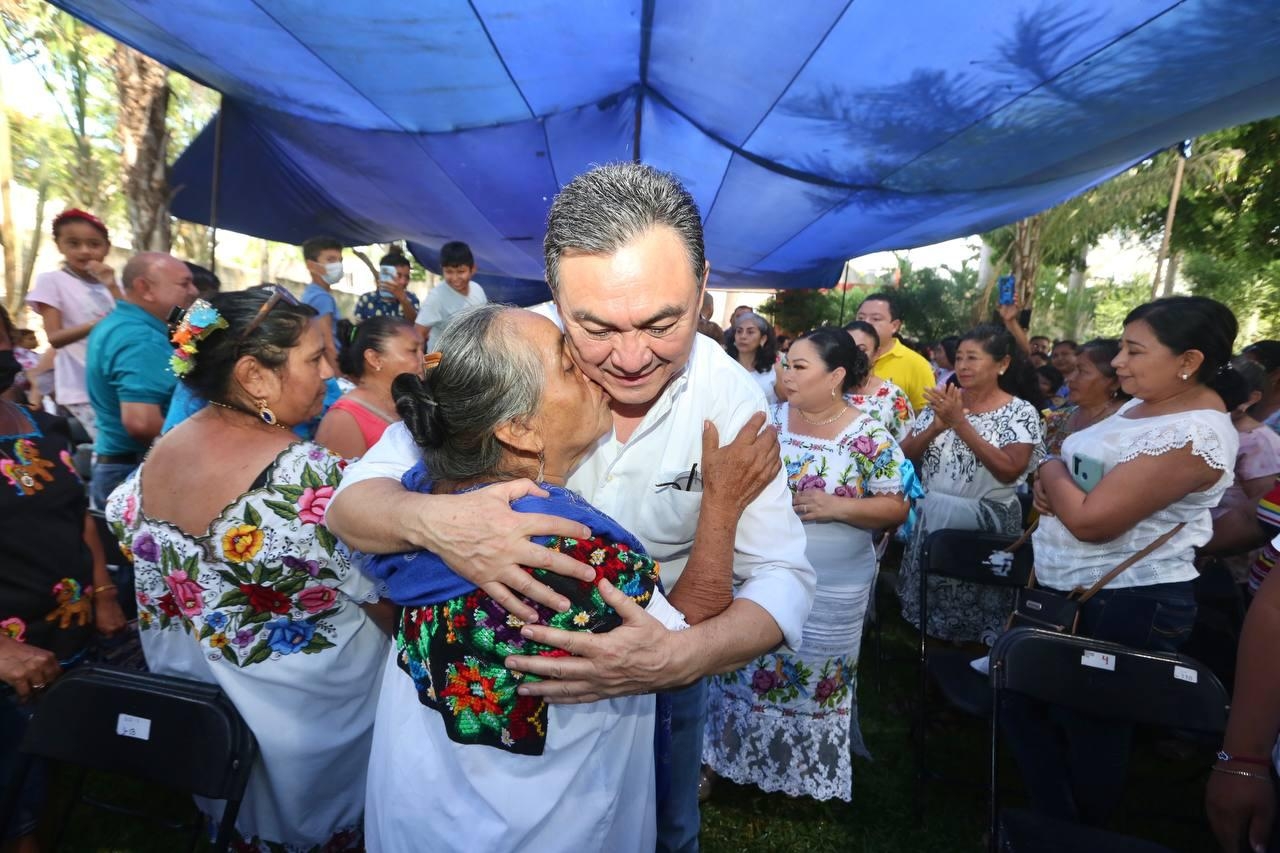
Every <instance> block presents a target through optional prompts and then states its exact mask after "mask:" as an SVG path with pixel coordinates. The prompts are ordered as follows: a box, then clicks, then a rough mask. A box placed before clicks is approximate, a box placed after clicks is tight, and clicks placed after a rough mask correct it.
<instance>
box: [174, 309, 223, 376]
mask: <svg viewBox="0 0 1280 853" xmlns="http://www.w3.org/2000/svg"><path fill="white" fill-rule="evenodd" d="M225 328H227V321H226V320H225V319H223V317H222V315H221V314H219V313H218V309H217V308H214V307H213V306H212V305H210V304H209V303H208V302H205V301H204V300H203V299H197V300H196V301H195V302H193V303H191V307H190V308H188V309H187V311H186V313H185V314H183V315H182V319H181V320H179V321H178V327H177V328H176V329H174V331H173V337H172V338H170V340H171V341H172V342H173V346H174V350H173V358H171V359H169V367H170V368H172V369H173V373H174V375H175V376H186V375H187V374H188V373H190V372H191V371H193V370H195V367H196V352H197V348H198V345H199V343H200V342H201V341H203V340H204V339H205V338H207V337H209V335H211V334H212V333H213V332H215V331H216V330H218V329H225Z"/></svg>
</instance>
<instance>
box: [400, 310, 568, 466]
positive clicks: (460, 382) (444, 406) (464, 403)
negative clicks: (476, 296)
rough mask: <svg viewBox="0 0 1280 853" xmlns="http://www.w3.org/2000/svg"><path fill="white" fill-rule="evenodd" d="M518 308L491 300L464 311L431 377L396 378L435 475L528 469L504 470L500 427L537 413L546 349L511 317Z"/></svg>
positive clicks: (409, 422) (445, 336)
mask: <svg viewBox="0 0 1280 853" xmlns="http://www.w3.org/2000/svg"><path fill="white" fill-rule="evenodd" d="M513 310H517V309H515V308H513V307H512V306H510V305H500V304H493V303H489V304H485V305H479V306H477V307H475V308H470V309H467V310H465V311H462V312H460V313H459V314H457V315H455V316H454V317H453V319H452V320H451V321H450V323H449V326H448V327H447V328H446V329H445V330H444V332H443V333H442V334H441V336H440V347H439V351H440V364H439V366H437V367H436V368H435V369H434V370H432V371H431V373H430V375H429V377H428V378H427V380H426V381H425V382H421V383H418V382H416V381H415V382H413V383H405V382H404V377H401V378H399V379H397V380H396V388H395V391H396V405H397V407H398V408H399V409H400V412H401V415H402V416H404V417H405V425H406V426H407V427H409V430H410V432H411V433H412V434H413V437H414V440H415V441H417V442H418V444H419V446H421V447H422V458H423V461H424V462H425V463H426V466H427V470H428V471H430V472H431V475H432V477H434V478H435V479H438V480H451V481H454V482H459V481H465V480H471V479H475V478H480V477H498V478H502V477H506V476H519V475H520V474H519V472H513V471H504V470H503V457H504V449H503V446H502V443H501V442H499V441H498V438H497V436H496V435H495V434H494V433H495V431H496V430H497V428H498V427H500V426H502V425H503V424H505V423H507V422H509V421H513V420H521V419H527V418H529V417H532V416H533V414H534V413H535V412H537V410H538V406H539V404H540V403H541V401H542V390H543V384H544V376H543V368H542V363H541V359H540V358H539V357H538V354H537V353H536V352H535V351H534V350H533V348H532V347H531V346H530V345H529V344H528V343H527V342H526V341H524V340H523V339H522V338H520V337H519V336H518V335H515V334H514V333H513V332H512V328H511V323H509V322H506V320H505V318H504V315H505V314H507V312H509V311H513ZM415 380H416V378H415ZM414 386H416V388H415V390H412V391H411V390H409V389H410V388H411V387H414ZM407 409H408V410H409V414H406V410H407ZM526 473H527V472H526Z"/></svg>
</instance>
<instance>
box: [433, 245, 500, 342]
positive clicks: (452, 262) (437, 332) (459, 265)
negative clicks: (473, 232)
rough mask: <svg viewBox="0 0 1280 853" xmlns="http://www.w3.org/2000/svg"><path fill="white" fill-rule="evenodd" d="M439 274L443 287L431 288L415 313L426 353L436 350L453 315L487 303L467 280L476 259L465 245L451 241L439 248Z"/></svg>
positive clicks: (469, 277) (474, 272)
mask: <svg viewBox="0 0 1280 853" xmlns="http://www.w3.org/2000/svg"><path fill="white" fill-rule="evenodd" d="M440 272H441V274H442V275H443V276H444V283H445V286H444V287H441V286H440V285H436V286H435V287H434V288H432V290H431V292H430V293H428V294H427V298H426V299H424V300H423V302H422V308H421V310H419V311H418V319H417V324H418V326H419V327H421V329H422V332H421V334H422V337H423V338H424V339H425V340H426V342H427V352H435V351H436V350H437V349H438V348H439V342H440V337H441V335H442V334H444V330H445V328H446V327H448V325H449V320H450V319H451V318H452V317H453V315H454V314H457V313H458V312H459V311H463V310H465V309H467V308H472V307H474V306H476V305H483V304H485V303H486V302H488V301H489V300H488V298H487V297H486V296H485V295H484V289H483V288H482V287H480V285H478V284H476V283H475V282H474V281H472V280H471V277H472V276H474V275H475V274H476V259H475V256H474V255H472V254H471V247H470V246H468V245H467V244H466V243H463V242H462V241H460V240H453V241H452V242H449V243H445V244H444V245H443V246H441V247H440Z"/></svg>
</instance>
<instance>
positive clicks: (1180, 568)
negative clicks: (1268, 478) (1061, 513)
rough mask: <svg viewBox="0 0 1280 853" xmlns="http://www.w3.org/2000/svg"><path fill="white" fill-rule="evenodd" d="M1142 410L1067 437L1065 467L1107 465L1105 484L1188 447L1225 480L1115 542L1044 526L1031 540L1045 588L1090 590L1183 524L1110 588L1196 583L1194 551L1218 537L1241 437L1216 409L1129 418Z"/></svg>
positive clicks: (1049, 522)
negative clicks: (1128, 468) (1120, 469)
mask: <svg viewBox="0 0 1280 853" xmlns="http://www.w3.org/2000/svg"><path fill="white" fill-rule="evenodd" d="M1141 402H1142V401H1141V400H1130V401H1129V402H1128V403H1125V405H1124V406H1122V407H1121V408H1120V409H1119V411H1117V412H1116V413H1115V414H1114V415H1112V416H1111V417H1109V418H1107V419H1106V420H1104V421H1101V422H1099V423H1096V424H1094V425H1093V426H1091V427H1089V428H1088V429H1085V430H1081V431H1080V432H1077V433H1073V434H1072V435H1070V436H1068V437H1067V439H1066V441H1064V442H1063V443H1062V459H1063V461H1064V462H1065V463H1066V464H1067V467H1068V468H1069V469H1071V468H1073V460H1074V459H1075V457H1077V456H1079V457H1081V458H1088V459H1091V460H1094V461H1096V462H1099V463H1101V464H1102V469H1103V472H1104V476H1105V473H1106V472H1110V471H1111V470H1112V469H1113V468H1115V467H1116V466H1118V465H1122V464H1124V463H1125V462H1129V461H1131V460H1133V459H1136V458H1137V457H1139V456H1161V455H1163V454H1165V453H1169V452H1172V451H1174V450H1179V449H1181V448H1183V447H1186V446H1188V445H1190V446H1191V452H1192V453H1194V454H1195V455H1196V456H1199V457H1200V458H1201V459H1203V460H1204V461H1205V463H1206V464H1208V465H1209V466H1210V467H1211V468H1213V469H1215V470H1217V471H1221V472H1222V475H1221V476H1220V477H1219V478H1218V481H1217V482H1216V483H1214V484H1213V485H1212V486H1211V487H1209V488H1208V489H1205V490H1204V491H1201V492H1192V493H1190V494H1188V495H1185V496H1183V497H1182V498H1180V499H1178V500H1177V501H1175V502H1173V503H1172V504H1170V505H1169V506H1167V507H1165V508H1164V509H1161V510H1159V511H1157V512H1154V513H1152V514H1151V515H1149V516H1147V517H1146V518H1144V519H1142V520H1141V521H1139V522H1138V523H1137V524H1135V525H1134V526H1133V528H1132V529H1130V530H1127V531H1125V532H1124V533H1122V534H1120V535H1119V536H1117V537H1116V538H1115V539H1112V540H1111V541H1110V542H1096V543H1095V542H1081V541H1080V540H1079V539H1077V538H1076V537H1075V536H1073V535H1072V534H1071V531H1069V530H1067V528H1066V526H1065V525H1063V523H1062V522H1061V521H1059V520H1058V519H1057V518H1050V517H1043V518H1041V520H1040V526H1039V527H1038V528H1037V529H1036V532H1035V534H1034V537H1033V539H1032V542H1033V544H1034V546H1035V556H1036V579H1037V581H1038V582H1039V583H1040V584H1042V585H1044V586H1047V587H1051V588H1053V589H1059V590H1070V589H1073V588H1075V587H1077V586H1081V587H1084V588H1086V589H1087V588H1088V587H1089V586H1091V585H1092V584H1094V583H1095V582H1097V581H1098V580H1099V579H1101V578H1102V577H1103V576H1104V575H1105V574H1106V573H1107V572H1109V571H1111V570H1112V569H1114V568H1115V567H1116V566H1117V565H1119V564H1120V563H1122V562H1124V561H1125V560H1126V559H1128V558H1129V557H1130V556H1132V555H1133V554H1135V553H1137V552H1138V551H1141V550H1142V549H1143V548H1144V547H1146V546H1147V545H1149V544H1150V543H1151V542H1153V541H1155V540H1156V539H1158V538H1159V537H1160V536H1163V535H1164V534H1165V533H1168V532H1169V530H1170V529H1171V528H1173V527H1174V526H1175V525H1177V524H1179V523H1183V524H1185V526H1184V527H1183V528H1182V529H1181V530H1179V531H1178V532H1177V534H1175V535H1174V536H1173V538H1171V539H1170V540H1169V541H1168V542H1165V543H1164V544H1163V545H1161V546H1160V547H1159V548H1157V549H1155V550H1154V551H1152V552H1151V553H1150V554H1148V555H1147V556H1145V557H1143V558H1142V559H1141V560H1139V561H1138V562H1137V563H1135V564H1134V565H1132V566H1130V567H1129V568H1128V569H1126V570H1125V571H1123V572H1121V573H1120V575H1119V576H1118V577H1116V578H1115V579H1114V580H1112V581H1111V582H1110V583H1109V584H1107V588H1108V589H1120V588H1123V587H1137V586H1152V585H1155V584H1161V583H1175V582H1177V581H1185V580H1191V579H1192V578H1194V577H1196V568H1195V564H1194V558H1195V549H1196V548H1197V547H1199V546H1201V545H1203V544H1205V543H1206V542H1208V541H1209V538H1210V537H1211V536H1212V535H1213V521H1212V519H1211V518H1210V516H1209V510H1211V509H1212V508H1213V507H1215V506H1217V504H1218V501H1219V500H1221V498H1222V494H1223V492H1225V491H1226V490H1227V487H1229V486H1230V485H1231V483H1232V481H1233V480H1234V479H1235V476H1234V474H1233V473H1232V468H1233V466H1234V464H1235V459H1236V448H1237V445H1238V444H1239V437H1238V435H1237V433H1236V430H1235V427H1234V426H1233V425H1232V424H1231V419H1230V418H1229V417H1228V416H1227V415H1226V413H1225V412H1215V411H1213V410H1211V409H1197V410H1195V411H1190V412H1178V413H1176V414H1171V415H1156V416H1152V417H1146V418H1130V417H1125V413H1126V412H1128V411H1130V410H1132V409H1133V407H1134V406H1136V405H1138V404H1139V403H1141Z"/></svg>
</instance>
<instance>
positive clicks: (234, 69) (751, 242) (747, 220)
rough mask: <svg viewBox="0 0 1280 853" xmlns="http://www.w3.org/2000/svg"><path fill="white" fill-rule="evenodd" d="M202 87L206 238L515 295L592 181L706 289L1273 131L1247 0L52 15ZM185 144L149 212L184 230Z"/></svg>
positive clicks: (1277, 103)
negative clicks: (699, 255)
mask: <svg viewBox="0 0 1280 853" xmlns="http://www.w3.org/2000/svg"><path fill="white" fill-rule="evenodd" d="M56 5H58V6H60V7H62V8H64V9H66V10H67V11H69V12H71V13H72V14H74V15H76V16H78V17H80V18H83V19H84V20H86V21H88V22H89V23H91V24H93V25H94V26H96V27H98V28H100V29H102V30H104V31H105V32H107V33H109V34H111V35H112V36H115V37H116V38H118V39H120V40H122V41H124V42H127V43H128V44H130V45H132V46H134V47H136V48H138V49H139V50H141V51H143V52H144V53H147V54H149V55H150V56H153V57H155V58H156V59H158V60H159V61H161V62H163V63H164V64H166V65H168V66H170V67H172V68H175V69H177V70H179V71H181V72H183V73H184V74H187V75H189V76H191V77H193V78H195V79H196V80H199V81H200V82H202V83H204V84H205V85H207V86H211V87H213V88H215V89H217V90H219V91H221V92H223V93H224V96H225V99H224V106H223V111H222V123H223V124H222V148H221V159H220V162H221V182H220V194H219V205H218V208H219V210H218V224H219V225H221V226H223V227H227V228H231V229H234V230H237V231H242V232H245V233H248V234H253V235H256V236H260V237H265V238H269V239H273V240H280V241H284V242H292V243H297V242H300V241H301V240H303V239H305V238H306V237H308V236H312V235H315V234H320V233H327V234H332V235H334V236H336V237H338V238H339V239H341V240H343V241H345V242H347V243H350V244H362V243H371V242H378V241H386V240H392V239H400V238H407V239H409V240H411V241H413V242H414V244H415V248H416V249H417V250H418V251H419V252H422V253H425V255H426V256H429V255H430V253H431V252H433V251H434V250H438V249H439V247H440V246H441V245H442V244H443V243H444V242H446V241H448V240H451V239H463V240H466V241H467V242H469V243H470V244H471V245H472V247H473V248H474V249H475V250H476V253H477V256H478V258H479V262H480V265H481V267H482V270H483V271H484V272H487V273H490V274H492V275H493V276H495V277H498V278H506V279H514V280H519V279H524V280H532V281H533V282H540V281H541V279H542V236H543V227H544V220H545V217H546V213H547V208H548V205H549V204H550V201H551V198H552V197H553V196H554V195H555V193H556V191H557V189H558V188H559V187H560V186H562V185H563V184H564V183H566V182H567V181H568V180H569V179H571V178H572V177H573V176H574V175H576V174H578V173H580V172H582V171H584V170H585V169H587V168H588V167H589V166H590V165H592V164H594V163H603V162H607V161H612V160H631V159H637V158H638V159H640V160H643V161H644V162H647V163H651V164H653V165H655V166H658V167H660V168H663V169H669V170H671V171H673V172H675V173H676V174H678V175H679V176H680V177H681V178H682V179H683V180H684V182H685V183H686V184H687V185H688V186H689V188H690V189H691V191H692V192H693V194H694V195H695V197H696V198H697V201H698V204H699V206H700V207H701V210H702V215H703V218H704V220H705V223H706V233H707V243H708V257H709V259H710V261H711V264H712V268H713V284H715V285H717V286H723V287H730V286H731V287H767V288H775V287H813V286H827V285H829V284H831V283H832V282H834V281H835V280H836V278H837V276H838V275H839V273H840V269H841V266H842V265H843V263H844V261H845V259H846V258H849V257H854V256H857V255H860V254H863V253H866V252H871V251H877V250H882V249H894V248H905V247H910V246H917V245H921V244H925V243H930V242H934V241H938V240H942V239H945V238H949V237H954V236H957V235H963V234H968V233H973V232H975V231H981V230H984V229H987V228H991V227H994V226H996V225H999V224H1002V223H1006V222H1010V221H1012V220H1015V219H1018V218H1020V217H1022V216H1025V215H1028V214H1031V213H1034V212H1036V211H1039V210H1042V209H1044V208H1046V207H1049V206H1051V205H1053V204H1055V203H1057V202H1060V201H1062V200H1063V199H1066V198H1068V197H1070V196H1072V195H1073V194H1076V193H1078V192H1080V191H1082V190H1084V189H1086V188H1088V187H1090V186H1092V185H1094V184H1096V183H1098V182H1100V181H1102V180H1105V179H1106V178H1108V177H1110V176H1112V175H1114V174H1116V173H1117V172H1119V171H1121V170H1123V169H1125V168H1126V167H1128V166H1130V165H1131V164H1133V163H1134V162H1136V161H1138V160H1140V159H1142V158H1143V157H1145V156H1147V155H1148V154H1150V153H1151V152H1153V151H1156V150H1159V149H1161V148H1164V147H1167V146H1169V145H1172V144H1174V143H1176V142H1178V141H1180V140H1182V139H1184V138H1187V137H1192V136H1195V135H1197V134H1200V133H1204V132H1206V131H1210V130H1214V129H1217V128H1220V127H1224V126H1228V125H1232V124H1237V123H1240V122H1245V121H1250V120H1254V119H1258V118H1263V117H1267V116H1271V115H1275V114H1278V113H1280V3H1277V2H1276V0H1124V2H1115V0H1058V1H1057V2H1045V0H970V2H956V0H914V2H903V0H857V2H852V0H806V1H805V2H803V3H779V2H776V0H592V2H581V1H580V0H575V2H570V0H425V1H420V2H409V0H355V2H348V3H341V4H339V3H316V2H314V0H182V2H157V0H56ZM214 148H215V146H214V131H213V126H212V125H211V126H210V127H208V128H206V129H205V130H204V132H203V133H202V134H201V135H200V137H199V138H198V139H196V141H195V142H194V143H193V144H192V145H191V147H190V148H189V149H188V150H187V151H186V152H185V153H184V154H183V155H182V156H181V158H180V159H179V160H178V162H177V164H176V165H175V167H174V170H173V176H172V181H173V183H174V185H175V186H177V187H179V188H180V189H179V192H178V194H177V195H176V197H175V198H174V202H173V211H174V213H175V214H176V215H177V216H180V217H182V218H184V219H189V220H192V221H195V222H202V223H206V224H207V223H208V222H209V220H210V209H211V204H210V195H211V178H212V175H213V173H214Z"/></svg>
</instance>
